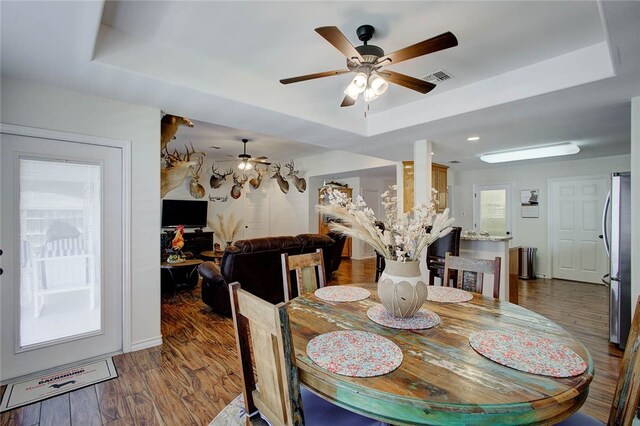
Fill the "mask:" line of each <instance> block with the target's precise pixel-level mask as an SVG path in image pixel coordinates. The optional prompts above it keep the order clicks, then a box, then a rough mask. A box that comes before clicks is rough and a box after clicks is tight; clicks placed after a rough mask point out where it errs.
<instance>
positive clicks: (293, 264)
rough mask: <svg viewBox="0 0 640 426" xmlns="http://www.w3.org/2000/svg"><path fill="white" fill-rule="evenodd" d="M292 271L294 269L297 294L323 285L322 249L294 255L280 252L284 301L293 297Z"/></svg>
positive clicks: (308, 291)
mask: <svg viewBox="0 0 640 426" xmlns="http://www.w3.org/2000/svg"><path fill="white" fill-rule="evenodd" d="M292 271H295V273H294V276H295V286H296V289H297V290H298V295H301V294H306V293H313V292H314V291H316V290H317V289H318V288H320V287H324V285H325V282H326V278H325V276H324V257H323V255H322V249H317V250H316V252H315V253H306V254H297V255H294V256H289V255H287V253H282V285H283V286H284V301H285V302H288V301H289V300H291V299H292V298H293V288H292V286H293V284H292V282H291V272H292Z"/></svg>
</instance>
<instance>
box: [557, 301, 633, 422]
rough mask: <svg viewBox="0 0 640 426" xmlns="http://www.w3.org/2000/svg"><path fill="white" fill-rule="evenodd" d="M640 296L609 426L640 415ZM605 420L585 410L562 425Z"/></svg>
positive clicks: (631, 420) (610, 413)
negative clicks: (598, 418)
mask: <svg viewBox="0 0 640 426" xmlns="http://www.w3.org/2000/svg"><path fill="white" fill-rule="evenodd" d="M639 403H640V297H638V300H637V302H636V313H635V315H634V316H633V321H632V322H631V331H630V332H629V337H628V339H627V349H626V350H625V351H624V355H623V357H622V367H621V368H620V374H619V375H618V383H617V385H616V391H615V393H614V394H613V402H612V403H611V410H610V411H609V420H608V421H607V425H608V426H631V424H634V417H635V418H638V416H640V407H638V404H639ZM602 424H603V423H602V422H599V421H598V420H596V419H594V418H593V417H590V416H587V415H586V414H583V413H575V414H574V415H573V416H571V417H569V418H568V419H566V420H565V421H563V422H561V423H559V425H562V426H590V425H602Z"/></svg>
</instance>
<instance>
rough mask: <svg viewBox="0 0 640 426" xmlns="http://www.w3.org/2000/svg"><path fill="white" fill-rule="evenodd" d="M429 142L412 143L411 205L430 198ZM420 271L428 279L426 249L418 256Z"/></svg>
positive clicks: (424, 140)
mask: <svg viewBox="0 0 640 426" xmlns="http://www.w3.org/2000/svg"><path fill="white" fill-rule="evenodd" d="M431 187H432V186H431V142H429V141H427V140H426V139H422V140H419V141H415V142H414V143H413V205H414V206H417V205H418V204H422V203H428V202H429V200H431ZM420 271H421V272H422V276H423V278H424V279H425V282H428V281H426V280H428V279H429V269H427V251H426V250H425V251H423V252H422V256H420Z"/></svg>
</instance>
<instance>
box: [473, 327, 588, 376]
mask: <svg viewBox="0 0 640 426" xmlns="http://www.w3.org/2000/svg"><path fill="white" fill-rule="evenodd" d="M469 343H470V344H471V347H472V348H473V349H474V350H475V351H476V352H478V353H479V354H480V355H482V356H485V357H487V358H489V359H490V360H492V361H495V362H497V363H498V364H502V365H506V366H507V367H511V368H515V369H516V370H520V371H525V372H527V373H533V374H539V375H542V376H551V377H572V376H577V375H579V374H582V373H584V371H585V370H586V369H587V363H586V362H585V361H584V360H583V359H582V358H581V357H580V356H579V355H578V354H577V353H575V352H574V351H572V350H571V349H569V348H568V347H566V346H564V345H562V344H559V343H554V342H553V341H551V340H550V339H547V338H544V337H539V336H536V335H533V334H529V333H525V332H522V331H508V332H504V331H498V330H486V331H479V332H477V333H473V334H472V335H471V336H470V337H469Z"/></svg>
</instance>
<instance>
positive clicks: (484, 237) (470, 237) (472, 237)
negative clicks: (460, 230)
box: [460, 234, 513, 241]
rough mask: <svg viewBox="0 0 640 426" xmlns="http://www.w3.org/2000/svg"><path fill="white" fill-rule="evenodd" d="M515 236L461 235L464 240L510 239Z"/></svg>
mask: <svg viewBox="0 0 640 426" xmlns="http://www.w3.org/2000/svg"><path fill="white" fill-rule="evenodd" d="M512 239H513V237H512V236H511V235H480V234H475V235H469V234H462V235H461V236H460V240H464V241H508V240H512Z"/></svg>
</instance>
